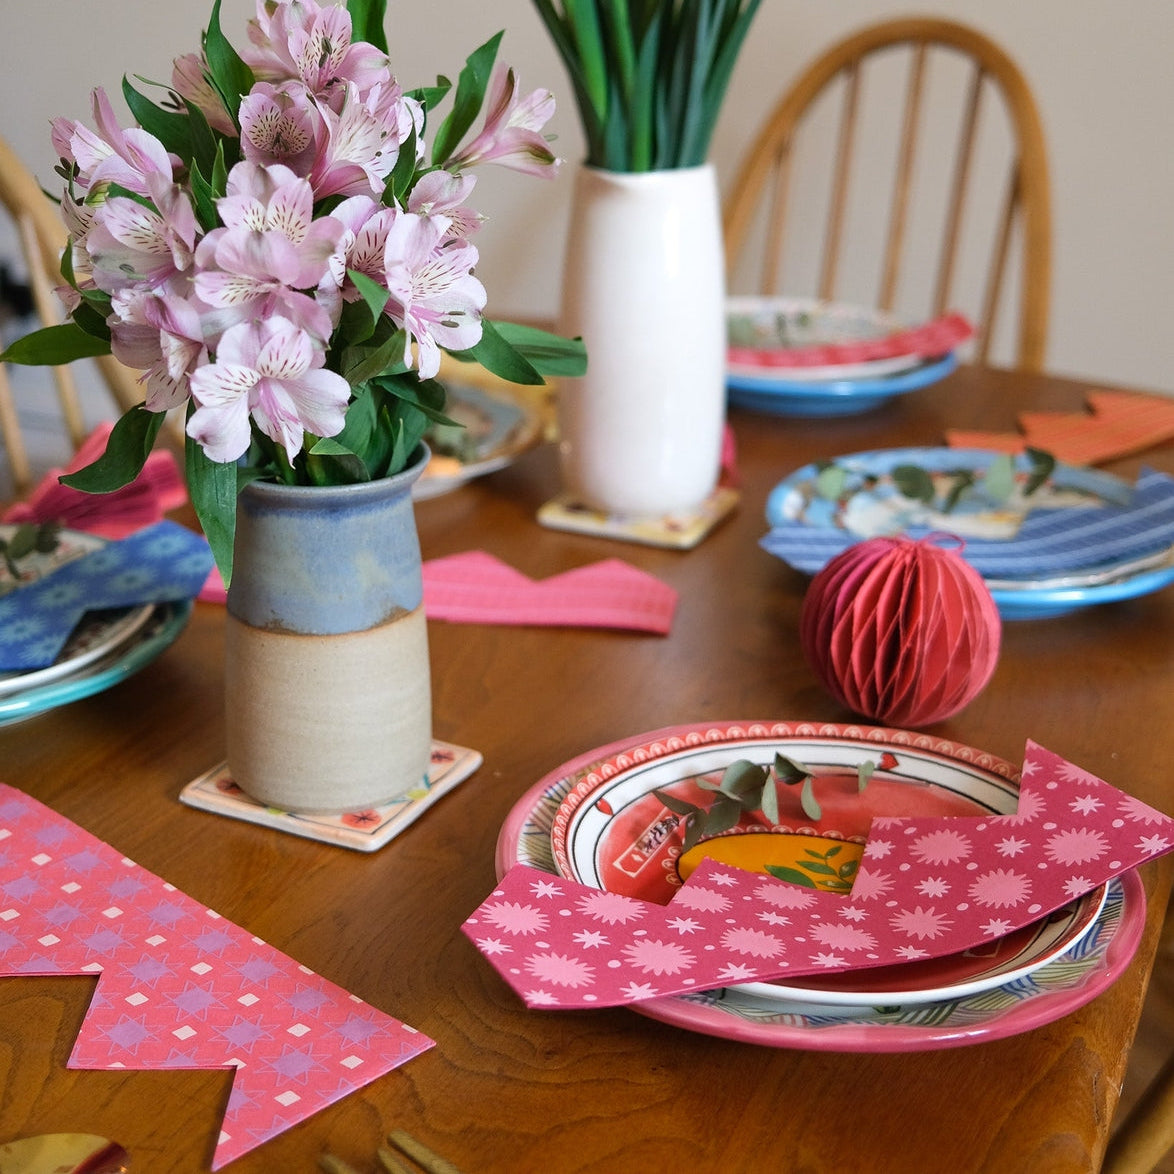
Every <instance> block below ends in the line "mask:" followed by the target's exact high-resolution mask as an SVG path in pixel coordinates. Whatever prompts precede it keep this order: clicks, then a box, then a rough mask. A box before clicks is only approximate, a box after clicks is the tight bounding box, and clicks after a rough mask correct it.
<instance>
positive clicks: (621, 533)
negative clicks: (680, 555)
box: [538, 485, 741, 550]
mask: <svg viewBox="0 0 1174 1174" xmlns="http://www.w3.org/2000/svg"><path fill="white" fill-rule="evenodd" d="M740 499H741V494H740V493H739V492H738V491H737V490H736V489H731V488H730V487H729V486H725V485H719V486H718V487H717V489H715V490H714V491H713V493H712V494H711V495H710V496H709V497H708V498H707V499H706V501H705V502H704V503H703V504H702V505H700V506H699V507H698V508H697V509H696V510H692V511H690V512H686V513H680V514H668V515H666V516H665V517H663V518H637V517H628V516H624V515H621V514H605V513H601V512H600V511H599V510H595V509H592V508H591V507H590V506H587V505H584V504H583V503H582V502H580V501H577V500H576V499H575V497H574V495H573V494H571V493H565V492H564V493H560V494H559V495H558V496H557V497H555V498H552V499H551V500H550V501H548V502H547V503H546V504H545V505H544V506H542V507H541V508H540V509H539V510H538V521H539V523H540V524H541V525H543V526H546V527H548V528H549V529H551V530H570V531H572V532H573V533H576V534H593V535H595V536H596V537H599V538H618V539H619V540H620V541H621V542H638V543H640V544H642V545H644V546H668V547H673V548H675V549H677V550H690V549H691V548H692V547H694V546H696V545H697V544H698V543H699V542H700V541H701V540H702V539H703V538H704V537H705V536H706V535H707V534H708V533H709V532H710V531H711V530H712V529H713V528H714V527H715V526H716V525H717V524H718V523H719V522H720V521H721V520H722V519H723V518H725V517H726V515H727V514H729V513H730V512H731V511H732V510H733V509H734V507H735V506H736V505H737V504H738V502H739V500H740Z"/></svg>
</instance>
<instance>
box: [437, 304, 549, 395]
mask: <svg viewBox="0 0 1174 1174" xmlns="http://www.w3.org/2000/svg"><path fill="white" fill-rule="evenodd" d="M453 354H454V355H455V356H456V357H457V358H458V359H460V358H468V359H472V360H473V361H474V362H477V363H480V364H481V366H482V367H484V368H485V369H486V370H487V371H491V372H492V373H493V374H494V375H497V376H500V377H501V378H502V379H506V380H509V382H510V383H522V384H526V385H529V386H537V385H539V384H542V383H545V380H544V379H543V378H542V376H541V374H540V373H539V372H538V370H537V368H536V367H535V366H534V365H533V363H531V362H530V361H529V360H528V359H527V358H525V357H524V356H523V355H522V354H521V353H520V352H519V351H518V350H516V349H515V348H514V347H513V345H512V344H511V343H509V342H508V341H507V340H506V339H505V338H504V337H503V336H502V334H501V333H500V332H499V331H498V329H497V328H496V326H494V324H493V323H492V322H491V321H489V319H488V318H482V319H481V341H480V342H478V343H477V345H476V346H473V347H470V348H469V349H468V350H466V351H454V352H453Z"/></svg>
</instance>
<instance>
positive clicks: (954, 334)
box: [726, 314, 974, 367]
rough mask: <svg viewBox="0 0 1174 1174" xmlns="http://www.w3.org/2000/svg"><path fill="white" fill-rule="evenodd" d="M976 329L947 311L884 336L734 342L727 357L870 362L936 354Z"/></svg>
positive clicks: (822, 363) (762, 361) (783, 363)
mask: <svg viewBox="0 0 1174 1174" xmlns="http://www.w3.org/2000/svg"><path fill="white" fill-rule="evenodd" d="M973 333H974V327H973V326H971V325H970V323H969V322H968V321H967V320H966V319H965V318H964V317H963V316H962V315H961V314H944V315H942V317H940V318H935V319H933V320H932V321H931V322H925V323H922V325H920V326H913V327H910V329H908V330H898V331H896V332H895V333H893V334H889V335H886V336H885V337H884V338H866V339H859V340H857V341H853V342H840V343H828V344H827V345H826V346H805V347H779V348H777V349H774V350H771V349H769V348H766V347H748V346H732V347H730V348H729V350H728V351H727V354H726V357H727V360H728V361H729V362H730V363H733V364H734V365H735V366H739V367H827V366H840V365H843V364H846V363H868V362H873V361H875V360H877V359H895V358H900V357H902V356H904V355H920V356H922V357H925V358H934V357H936V356H938V355H945V354H948V353H949V352H950V351H952V350H953V349H954V348H955V347H957V346H960V345H961V344H962V343H964V342H965V341H966V340H967V339H968V338H969V337H970V336H971V335H972V334H973Z"/></svg>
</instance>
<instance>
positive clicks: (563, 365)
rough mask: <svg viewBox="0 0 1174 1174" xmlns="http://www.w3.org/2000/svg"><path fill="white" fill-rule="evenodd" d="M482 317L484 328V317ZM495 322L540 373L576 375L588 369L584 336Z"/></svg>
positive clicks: (496, 328) (503, 335) (499, 329)
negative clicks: (566, 334)
mask: <svg viewBox="0 0 1174 1174" xmlns="http://www.w3.org/2000/svg"><path fill="white" fill-rule="evenodd" d="M481 321H482V327H483V328H484V323H485V320H484V319H482V320H481ZM493 326H494V329H495V330H496V331H497V333H498V334H499V335H500V336H501V338H502V339H503V340H504V341H505V342H507V343H508V344H509V345H510V346H512V347H513V348H514V350H516V351H517V352H518V354H520V355H521V356H522V358H524V359H525V360H526V362H528V363H529V364H530V366H531V367H533V368H534V370H535V371H537V372H538V373H539V374H540V375H550V376H554V377H559V376H562V377H567V378H573V377H575V376H578V375H582V374H584V373H585V372H586V370H587V358H588V356H587V348H586V346H584V344H583V340H582V339H581V338H564V337H563V336H562V335H561V334H552V333H551V332H550V331H549V330H540V329H538V327H537V326H523V325H520V324H519V323H517V322H494V323H493Z"/></svg>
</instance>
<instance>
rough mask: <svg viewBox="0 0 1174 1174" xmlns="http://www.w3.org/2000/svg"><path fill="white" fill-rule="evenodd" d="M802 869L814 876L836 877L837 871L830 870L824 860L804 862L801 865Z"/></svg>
mask: <svg viewBox="0 0 1174 1174" xmlns="http://www.w3.org/2000/svg"><path fill="white" fill-rule="evenodd" d="M799 867H800V868H802V869H804V870H806V871H807V872H810V873H811V874H812V875H813V876H835V875H836V870H835V869H834V868H829V867H828V865H826V864H824V863H823V861H822V860H804V861H802V862H801V863H800V865H799Z"/></svg>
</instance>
